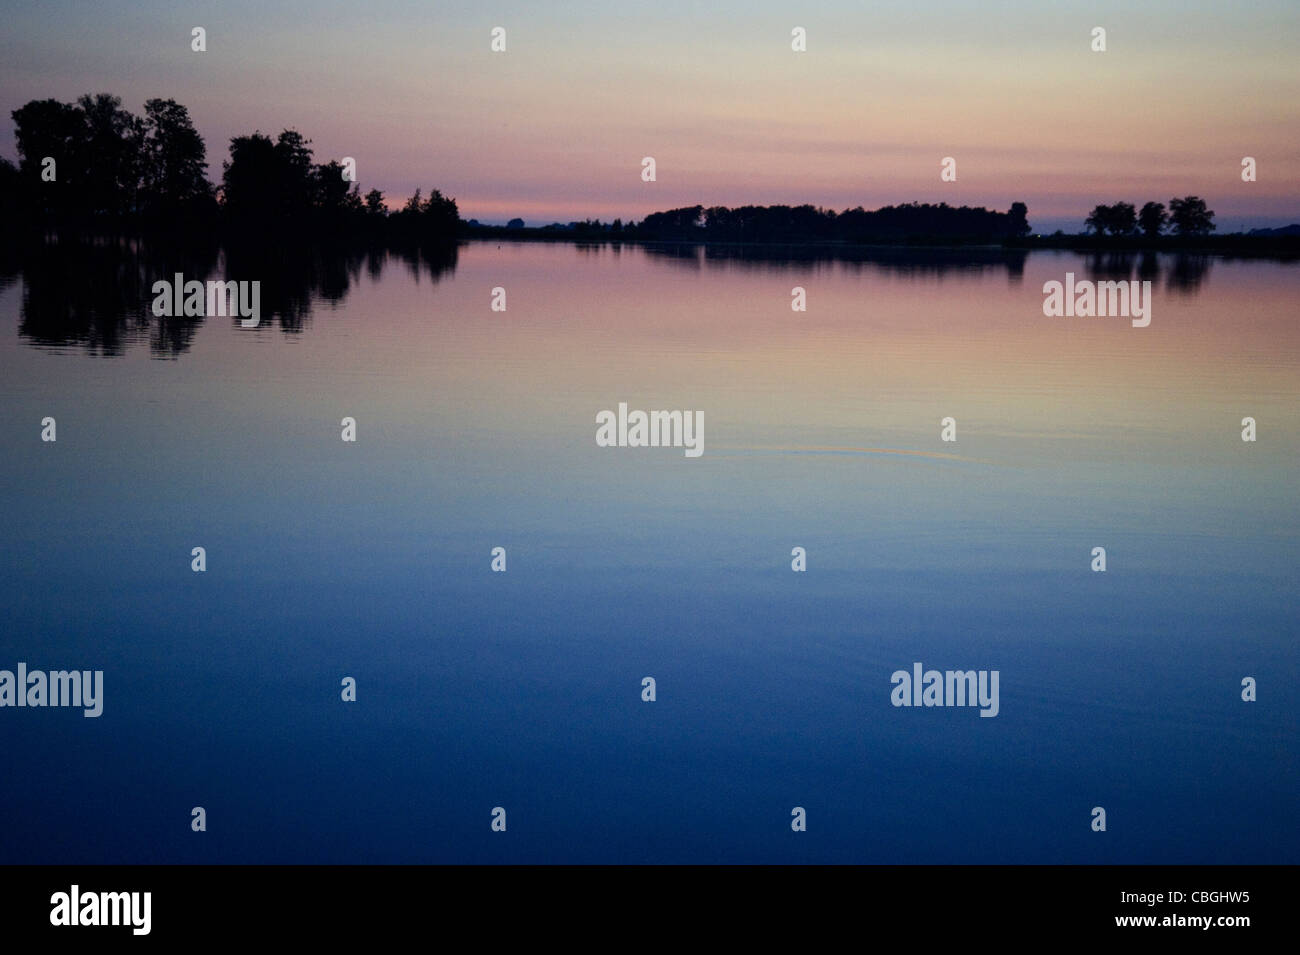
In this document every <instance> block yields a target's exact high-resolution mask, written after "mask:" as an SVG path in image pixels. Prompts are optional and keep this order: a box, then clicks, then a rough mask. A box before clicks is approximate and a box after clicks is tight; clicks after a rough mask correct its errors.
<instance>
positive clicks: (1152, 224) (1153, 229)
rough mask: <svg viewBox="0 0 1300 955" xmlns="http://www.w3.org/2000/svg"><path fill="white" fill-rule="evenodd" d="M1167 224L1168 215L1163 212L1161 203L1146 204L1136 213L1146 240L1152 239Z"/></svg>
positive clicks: (1163, 206) (1163, 205)
mask: <svg viewBox="0 0 1300 955" xmlns="http://www.w3.org/2000/svg"><path fill="white" fill-rule="evenodd" d="M1168 223H1169V214H1168V213H1167V212H1165V204H1164V203H1163V202H1148V203H1147V204H1146V205H1144V206H1143V207H1142V211H1141V212H1139V213H1138V224H1139V225H1140V226H1141V227H1142V231H1143V233H1145V234H1146V236H1147V237H1148V238H1152V239H1154V238H1155V237H1156V236H1158V235H1159V234H1160V233H1161V231H1162V230H1163V229H1164V227H1165V226H1166V225H1167V224H1168Z"/></svg>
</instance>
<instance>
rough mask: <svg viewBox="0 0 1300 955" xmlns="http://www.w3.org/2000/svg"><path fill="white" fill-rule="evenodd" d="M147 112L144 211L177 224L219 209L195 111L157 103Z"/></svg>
mask: <svg viewBox="0 0 1300 955" xmlns="http://www.w3.org/2000/svg"><path fill="white" fill-rule="evenodd" d="M144 113H145V119H144V143H143V174H142V184H141V189H140V193H141V207H142V211H143V212H144V213H145V214H146V215H148V216H151V217H154V218H166V219H172V220H174V219H179V218H185V217H192V216H195V215H205V214H209V213H211V212H212V211H214V209H215V200H214V198H213V194H212V184H211V183H210V182H208V179H207V174H206V170H207V165H208V164H207V160H206V154H207V150H206V148H205V147H204V144H203V137H202V136H200V135H199V133H198V131H197V130H196V129H195V128H194V124H193V123H192V122H191V121H190V114H189V111H188V110H186V109H185V107H184V106H182V105H181V104H180V103H177V102H176V101H175V100H171V99H166V100H164V99H151V100H149V101H147V102H146V103H145V104H144Z"/></svg>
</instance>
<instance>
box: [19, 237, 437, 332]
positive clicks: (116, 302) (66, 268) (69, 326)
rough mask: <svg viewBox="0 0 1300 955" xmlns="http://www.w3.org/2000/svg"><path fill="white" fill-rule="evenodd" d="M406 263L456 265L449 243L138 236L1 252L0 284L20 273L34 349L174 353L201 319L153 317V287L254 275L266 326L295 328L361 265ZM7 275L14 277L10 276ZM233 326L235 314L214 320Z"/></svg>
mask: <svg viewBox="0 0 1300 955" xmlns="http://www.w3.org/2000/svg"><path fill="white" fill-rule="evenodd" d="M390 256H391V257H392V261H399V260H400V261H405V262H406V263H407V265H408V267H409V268H411V269H412V271H413V273H414V274H415V275H416V276H417V278H418V277H420V276H427V277H428V278H429V279H431V280H432V281H434V282H437V281H438V280H440V279H441V278H442V277H443V276H444V275H448V274H450V273H451V272H452V271H453V270H454V269H455V267H456V260H457V250H456V246H455V245H454V244H436V243H435V244H433V245H429V246H418V245H416V246H409V247H405V248H403V249H401V250H400V251H398V252H392V253H390V252H388V251H385V250H384V249H383V248H379V247H371V246H364V245H348V246H335V245H329V244H320V245H314V246H282V245H273V244H269V243H243V244H237V245H230V246H227V247H226V248H225V249H224V250H219V249H218V247H217V246H216V245H214V244H198V245H181V244H177V243H171V244H151V243H145V242H140V241H136V240H126V239H106V240H95V241H73V240H69V239H66V238H65V239H62V240H60V241H57V242H55V241H48V242H44V243H38V244H35V245H30V246H27V247H25V248H24V247H20V248H18V249H14V248H12V247H6V248H5V250H4V252H3V254H0V285H3V284H6V277H8V276H17V275H18V274H21V275H22V278H23V289H24V293H23V302H22V315H21V320H20V322H19V327H18V333H19V335H20V336H21V337H22V338H23V339H25V340H26V341H27V342H29V343H30V344H32V345H37V346H49V347H66V346H69V345H80V346H82V347H83V348H85V349H86V350H87V351H89V352H91V353H92V354H97V355H121V354H123V353H124V352H125V350H126V348H127V346H128V345H129V344H131V343H132V342H136V341H148V342H149V349H150V352H151V353H152V354H153V355H155V356H156V357H160V358H174V357H176V356H178V355H181V354H183V353H184V352H186V351H188V350H189V348H190V345H191V344H192V342H193V339H194V336H195V334H196V333H197V331H198V329H199V326H200V325H202V324H203V322H204V317H203V316H193V315H190V316H187V315H175V316H155V315H154V314H153V308H152V306H153V300H154V297H155V296H154V293H153V283H154V282H156V281H158V280H160V279H165V280H167V281H168V282H172V281H174V280H175V276H176V274H177V273H180V274H181V275H182V276H183V278H184V281H186V282H188V281H192V280H194V281H200V282H206V281H207V280H209V279H220V280H226V279H229V280H232V281H259V282H260V283H261V288H260V293H261V298H260V302H259V314H260V317H261V325H262V327H274V326H278V327H279V328H280V330H281V331H283V332H285V333H289V334H296V333H299V332H301V331H302V330H303V329H304V327H305V326H306V323H307V321H308V319H309V317H310V315H311V311H312V305H313V303H314V302H315V301H318V300H324V301H327V302H341V301H343V300H344V299H345V298H346V297H347V295H348V293H349V291H350V290H351V288H352V286H353V284H354V283H355V282H356V281H357V280H358V279H359V278H360V276H361V270H362V268H363V267H364V268H366V270H367V271H368V272H369V274H370V275H371V276H372V277H373V278H375V279H378V278H379V276H380V275H381V274H382V272H383V269H384V267H385V265H386V264H388V263H389V261H390ZM8 281H12V279H8ZM217 320H218V321H228V322H231V323H232V324H233V323H238V322H239V321H240V320H241V316H239V315H232V316H230V317H229V318H219V319H217Z"/></svg>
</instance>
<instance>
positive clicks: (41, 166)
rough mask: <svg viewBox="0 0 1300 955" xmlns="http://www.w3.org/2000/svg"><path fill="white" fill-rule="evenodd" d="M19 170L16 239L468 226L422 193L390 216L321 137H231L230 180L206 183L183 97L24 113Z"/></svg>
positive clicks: (446, 204)
mask: <svg viewBox="0 0 1300 955" xmlns="http://www.w3.org/2000/svg"><path fill="white" fill-rule="evenodd" d="M12 115H13V120H14V127H15V128H14V139H15V142H16V144H17V147H18V165H17V166H15V165H14V164H13V163H12V162H9V161H8V160H5V159H0V216H2V217H3V221H4V222H5V224H6V226H7V227H8V228H7V230H6V231H7V232H10V233H12V231H13V230H14V228H15V227H22V226H24V225H25V226H30V227H39V228H47V229H49V228H54V229H75V230H83V229H86V230H140V229H178V228H183V229H185V230H186V231H191V232H199V231H205V230H207V231H217V230H220V231H222V232H225V233H226V234H227V235H229V234H231V233H236V234H238V235H241V236H244V237H283V236H284V235H285V234H286V233H300V234H306V235H311V236H312V237H319V236H323V235H341V234H348V235H362V236H365V235H369V236H382V237H385V238H402V239H412V240H425V239H438V240H443V239H452V238H455V237H456V236H457V235H459V234H460V233H461V231H462V228H463V224H462V223H461V220H460V215H459V213H458V211H457V208H456V201H455V200H454V199H451V198H448V197H446V196H444V195H443V194H442V193H441V192H439V191H438V190H437V189H433V190H431V191H430V192H429V194H428V195H427V196H424V197H422V196H421V191H420V190H419V189H417V190H416V192H415V195H413V196H412V197H411V198H410V199H408V200H407V202H406V204H405V205H404V206H403V207H402V208H400V209H398V210H396V211H394V212H391V213H390V212H389V210H388V208H387V204H386V203H385V202H384V196H383V193H381V192H380V191H379V190H378V189H372V190H370V191H369V192H367V193H366V194H365V195H364V196H362V195H361V192H360V187H359V186H358V184H357V182H356V181H355V179H356V176H355V175H354V170H352V169H349V168H348V167H347V166H345V164H344V163H343V162H340V161H338V160H330V161H329V162H325V163H316V162H315V161H314V160H313V155H312V150H311V141H310V140H308V139H305V138H304V137H303V136H302V134H301V133H299V132H297V131H295V130H292V129H286V130H284V131H283V132H281V133H280V134H279V136H277V137H276V138H275V139H274V140H273V139H271V137H269V136H266V135H263V134H262V133H260V132H253V133H250V134H248V135H247V136H236V137H234V138H233V139H231V140H230V158H229V159H228V160H226V161H224V162H222V164H221V168H222V174H221V181H220V182H219V183H215V184H214V183H212V182H210V181H209V180H208V178H207V167H208V162H207V155H206V147H205V144H204V142H203V137H202V136H200V135H199V133H198V131H197V130H196V129H195V128H194V124H193V122H192V121H191V120H190V115H189V111H188V110H186V108H185V107H184V106H182V105H181V104H179V103H177V102H176V101H175V100H170V99H167V100H164V99H151V100H149V101H148V102H147V103H145V107H144V115H143V116H137V115H135V114H133V113H131V112H130V111H129V110H126V109H123V108H122V101H121V99H120V98H118V97H116V96H112V95H109V94H107V93H100V94H96V95H91V94H86V95H85V96H82V97H81V98H80V99H78V100H77V101H76V102H75V103H63V102H60V101H58V100H54V99H46V100H33V101H32V102H30V103H27V104H26V105H25V106H22V107H21V108H19V109H16V110H14V111H13V114H12Z"/></svg>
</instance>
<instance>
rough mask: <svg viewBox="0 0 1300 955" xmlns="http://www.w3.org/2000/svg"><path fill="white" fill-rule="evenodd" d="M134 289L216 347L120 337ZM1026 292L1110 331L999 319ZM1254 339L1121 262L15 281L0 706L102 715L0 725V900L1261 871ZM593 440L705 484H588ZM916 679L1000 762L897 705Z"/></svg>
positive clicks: (1277, 595) (1265, 379) (163, 256)
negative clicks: (679, 868) (605, 872)
mask: <svg viewBox="0 0 1300 955" xmlns="http://www.w3.org/2000/svg"><path fill="white" fill-rule="evenodd" d="M176 271H184V272H185V275H186V278H198V279H204V278H215V277H222V276H224V275H227V274H228V275H229V277H230V278H234V279H249V280H251V279H257V280H260V281H261V282H262V287H263V291H262V301H261V307H262V321H261V325H260V326H259V327H257V328H243V327H241V326H240V323H239V322H238V321H237V320H235V319H231V318H222V317H211V318H206V319H203V318H198V319H160V318H155V317H154V316H153V315H152V314H151V312H150V307H149V306H150V302H151V300H152V294H151V286H152V283H153V282H154V281H155V280H156V279H160V278H168V279H170V278H171V277H172V275H173V274H174V273H175V272H176ZM1067 272H1073V273H1075V275H1076V277H1077V278H1079V279H1083V278H1085V277H1087V278H1092V279H1109V278H1139V279H1147V280H1150V281H1152V289H1153V290H1152V310H1151V324H1150V326H1149V327H1147V328H1134V327H1132V325H1131V323H1130V321H1129V319H1127V318H1124V317H1109V318H1048V317H1045V316H1044V314H1043V298H1044V296H1043V292H1042V287H1043V283H1044V282H1046V281H1049V280H1053V279H1055V280H1058V281H1063V280H1064V278H1065V274H1066V273H1067ZM795 286H801V287H803V288H805V289H806V291H807V302H808V308H807V311H806V312H793V311H792V310H791V305H790V303H791V289H792V288H793V287H795ZM496 287H501V288H504V289H505V290H506V296H507V298H506V302H507V309H506V311H504V312H496V311H493V310H492V309H491V307H490V306H491V302H492V298H493V292H492V290H493V289H494V288H496ZM1297 302H1300V266H1297V265H1295V264H1286V263H1278V262H1269V261H1241V260H1237V261H1230V260H1223V259H1215V258H1197V259H1180V258H1174V257H1171V256H1163V255H1162V256H1145V257H1143V256H1138V257H1136V258H1132V257H1129V258H1122V257H1121V258H1115V257H1102V258H1096V257H1085V256H1080V255H1075V254H1068V253H1052V252H1034V253H1030V254H1028V255H1025V254H1018V255H1010V256H1008V255H1004V254H1002V253H998V252H987V253H986V252H928V253H920V252H906V251H898V250H894V251H888V250H885V251H879V252H870V253H861V254H859V255H857V256H856V257H853V258H849V259H833V258H822V259H817V258H807V257H801V258H794V259H791V258H782V257H781V255H780V254H779V253H772V254H770V255H768V256H765V257H758V258H756V257H754V256H753V255H752V254H749V255H740V254H738V253H736V252H734V251H733V252H725V251H719V250H710V251H709V253H707V254H706V253H704V252H702V251H700V250H693V249H684V250H683V249H677V250H672V249H660V250H647V249H643V248H639V247H622V248H617V247H613V246H605V247H579V246H574V245H570V244H509V243H502V244H497V243H494V242H477V243H471V244H468V245H462V246H461V247H460V248H459V249H458V250H456V251H455V252H454V253H436V254H432V255H426V256H414V255H413V256H405V257H404V256H400V255H396V254H377V255H370V256H366V255H353V256H327V255H311V256H303V257H300V258H296V259H295V260H294V261H293V262H291V263H287V262H286V263H278V264H275V263H271V264H269V263H268V262H267V261H265V260H262V259H253V258H248V257H242V258H241V256H240V255H238V254H235V253H231V254H228V255H227V254H222V253H211V254H209V255H208V256H206V257H203V256H200V257H198V258H197V259H184V260H183V259H182V257H180V256H178V255H177V254H175V253H174V252H172V251H170V250H152V251H150V250H145V249H140V248H131V249H124V248H115V247H111V246H101V247H98V248H93V249H85V248H81V249H75V248H69V247H66V246H65V247H64V248H63V249H60V250H57V251H56V250H54V249H50V250H47V251H46V252H45V253H44V254H39V255H37V254H32V255H29V256H27V257H25V259H24V260H23V261H20V262H17V263H12V264H11V265H10V266H9V267H8V269H7V272H6V273H5V275H4V277H3V278H0V396H2V399H3V416H2V417H0V494H2V500H3V504H2V505H0V508H2V509H0V571H2V572H3V578H2V580H3V582H2V583H0V595H2V597H3V607H4V613H3V626H2V628H0V669H9V670H13V669H15V667H16V665H17V663H18V662H20V661H22V662H25V663H26V664H27V666H28V668H29V669H32V670H34V669H43V670H58V669H73V668H75V669H98V670H103V671H104V700H103V714H102V716H100V717H99V718H97V719H87V718H84V717H83V716H82V713H81V711H80V710H79V709H56V708H45V709H39V708H24V709H16V708H3V709H0V749H2V750H3V753H4V763H5V767H6V769H5V772H3V773H0V819H3V820H4V824H3V826H0V862H2V863H13V862H42V863H114V862H123V863H140V862H497V861H503V862H583V863H585V862H801V861H810V862H887V863H888V862H899V863H911V862H927V863H929V862H958V863H975V862H994V863H1009V862H1048V863H1063V862H1087V863H1109V862H1124V863H1263V862H1288V863H1295V862H1300V833H1298V830H1297V823H1296V814H1295V808H1296V793H1297V791H1300V762H1298V760H1297V744H1298V743H1300V719H1298V717H1297V713H1300V650H1298V649H1297V625H1298V624H1300V609H1298V608H1297V602H1296V591H1297V589H1296V584H1297V577H1296V574H1297V566H1300V562H1298V561H1300V512H1298V510H1297V506H1296V503H1297V502H1296V486H1297V481H1296V465H1297V459H1298V453H1300V324H1298V323H1297V321H1296V316H1297V311H1296V308H1297ZM619 402H627V403H628V405H629V407H630V408H633V409H646V410H650V409H664V410H668V409H682V410H698V411H700V412H702V415H703V421H704V434H703V438H704V453H703V455H702V456H700V457H698V458H689V457H687V456H685V455H684V454H683V451H682V449H680V448H601V447H597V445H596V441H595V434H596V414H597V413H598V412H599V411H601V410H603V409H617V407H618V404H619ZM47 416H48V417H53V418H55V419H56V422H57V441H55V442H53V443H49V442H43V441H42V440H41V421H42V419H43V418H45V417H47ZM949 416H951V417H952V418H954V419H955V422H956V434H957V440H956V442H953V443H947V442H944V441H942V440H941V438H940V421H941V419H943V418H945V417H949ZM1246 416H1250V417H1253V418H1254V419H1255V420H1256V422H1257V428H1258V440H1257V441H1255V442H1254V443H1247V442H1243V441H1242V438H1241V432H1242V418H1243V417H1246ZM344 417H353V418H355V420H356V422H357V441H356V442H355V443H345V442H344V441H342V440H341V439H340V431H341V428H340V421H341V419H342V418H344ZM196 546H202V547H204V548H205V549H206V555H207V557H206V559H207V570H206V572H204V573H194V572H192V571H191V567H190V562H191V550H192V548H194V547H196ZM796 546H798V547H803V548H805V549H806V552H807V571H806V572H803V573H795V572H792V570H791V560H792V557H791V550H792V548H794V547H796ZM1098 546H1101V547H1104V548H1105V549H1106V559H1107V569H1106V572H1105V573H1096V572H1093V571H1092V570H1091V569H1090V564H1091V563H1092V549H1093V548H1094V547H1098ZM494 547H504V548H505V549H506V553H507V568H508V569H507V571H506V572H505V573H493V572H492V571H491V569H490V564H491V556H490V553H491V551H492V548H494ZM917 661H920V662H921V663H922V664H923V665H924V667H925V668H926V669H929V668H935V669H939V670H946V669H962V670H965V669H974V670H997V671H999V673H1000V705H999V712H998V714H997V716H996V717H995V718H981V717H980V716H979V711H978V709H976V708H974V707H920V708H913V707H895V706H893V705H891V701H890V693H891V689H892V685H891V675H892V674H893V673H894V672H895V671H897V670H906V671H910V670H911V669H912V665H913V663H914V662H917ZM349 676H350V677H353V678H355V680H356V683H357V700H356V702H355V703H346V702H343V701H342V699H341V696H340V693H341V691H340V684H341V681H342V679H343V678H344V677H349ZM647 676H650V677H654V678H655V680H656V681H657V687H656V689H657V699H656V700H655V701H654V702H653V703H647V702H643V701H642V699H641V690H642V678H643V677H647ZM1246 677H1252V678H1254V679H1255V680H1256V681H1257V683H1258V689H1257V692H1258V700H1257V701H1256V702H1244V701H1243V700H1242V680H1243V679H1244V678H1246ZM196 806H202V807H204V809H205V810H206V813H207V831H206V832H203V833H197V832H193V831H191V826H190V821H191V809H192V808H193V807H196ZM498 806H500V807H504V808H505V809H506V812H507V820H508V823H507V831H506V832H505V833H498V832H493V831H492V830H491V828H490V823H491V813H492V810H493V808H494V807H498ZM796 806H798V807H804V808H805V809H806V812H807V831H806V832H793V831H792V829H791V818H792V817H791V811H792V809H793V807H796ZM1097 806H1100V807H1104V808H1105V810H1106V814H1107V829H1106V831H1105V832H1094V831H1092V829H1091V826H1090V823H1091V821H1092V815H1091V813H1092V809H1093V807H1097Z"/></svg>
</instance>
